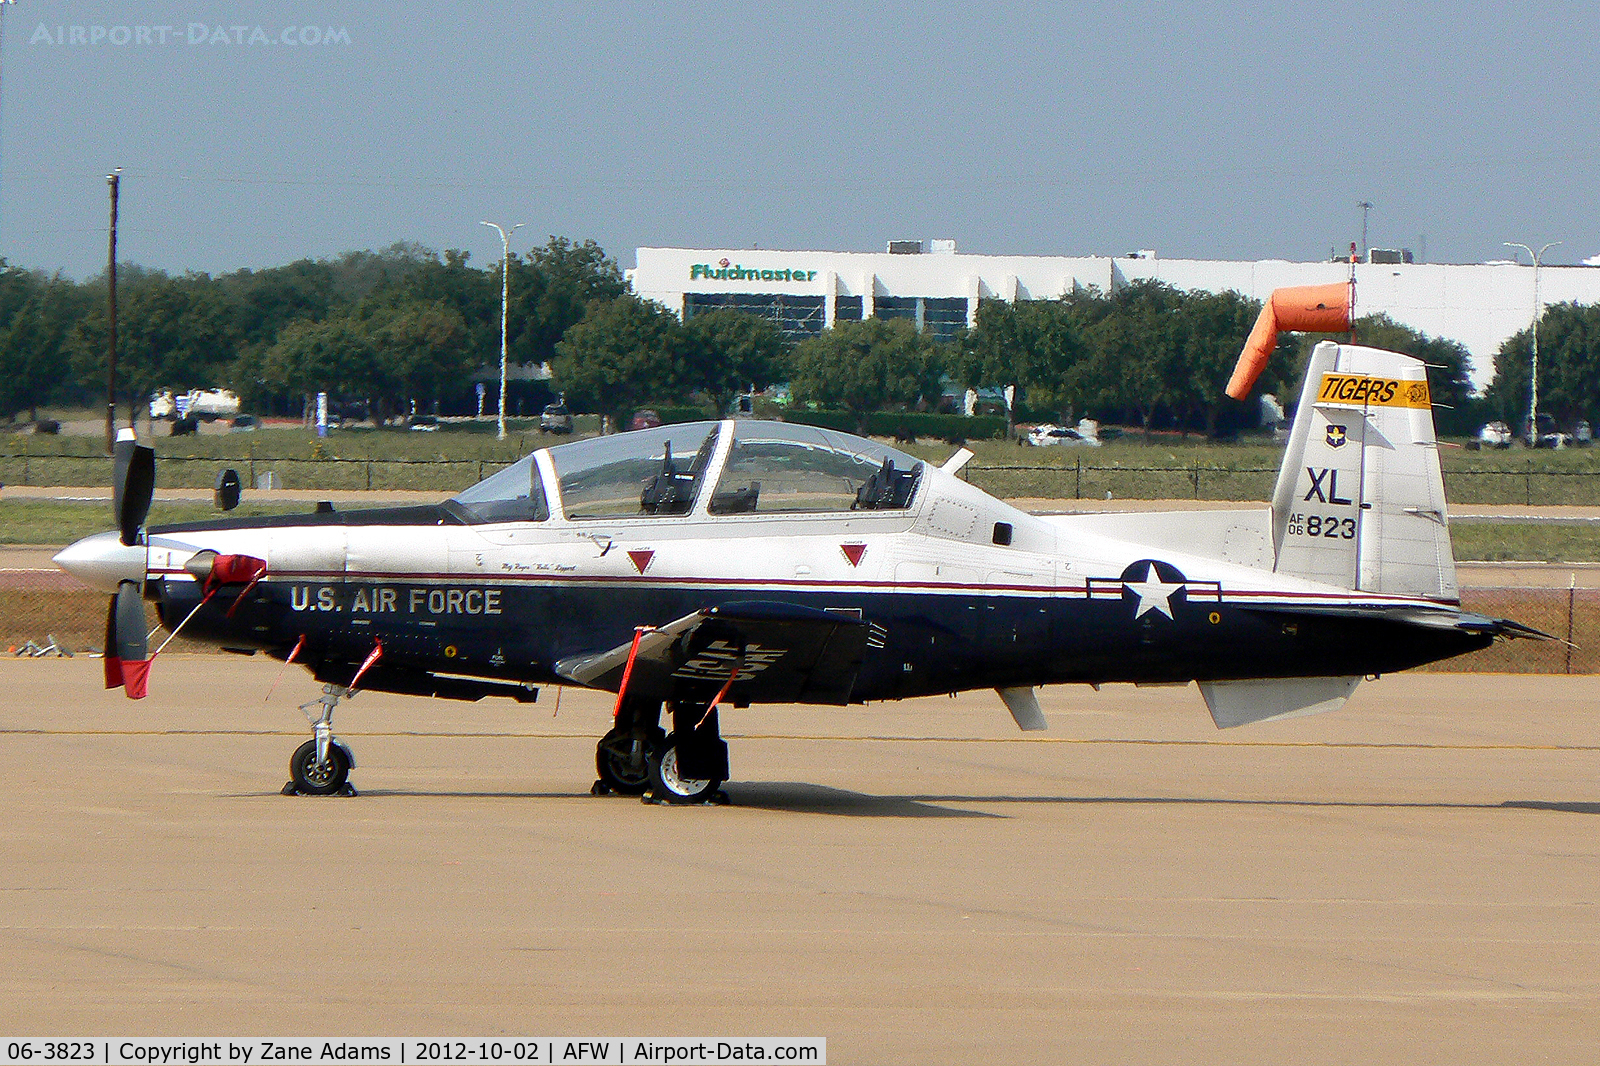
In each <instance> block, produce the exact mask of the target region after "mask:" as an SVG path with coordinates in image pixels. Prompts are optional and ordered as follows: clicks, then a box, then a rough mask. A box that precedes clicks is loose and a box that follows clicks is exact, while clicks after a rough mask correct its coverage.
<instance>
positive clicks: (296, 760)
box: [283, 685, 356, 796]
mask: <svg viewBox="0 0 1600 1066" xmlns="http://www.w3.org/2000/svg"><path fill="white" fill-rule="evenodd" d="M349 694H350V690H349V689H347V688H345V687H344V686H342V685H323V686H322V695H321V696H319V697H317V698H316V699H314V700H312V701H311V702H310V703H302V704H301V705H300V710H301V711H302V712H303V713H304V714H305V716H306V719H307V720H308V721H309V722H310V723H311V739H310V740H308V741H306V742H305V743H304V744H302V745H300V746H299V747H298V748H296V749H295V750H294V754H293V755H291V756H290V757H289V783H288V784H286V785H284V786H283V794H284V795H285V796H354V795H355V794H356V790H355V788H354V787H352V786H351V784H350V770H351V768H352V767H354V766H355V764H356V757H355V755H354V754H352V753H351V751H350V746H349V745H348V744H346V743H345V742H344V741H342V740H340V739H339V738H338V737H336V736H334V735H333V709H334V708H335V707H337V706H338V705H339V701H340V700H341V699H343V698H344V697H345V696H347V695H349ZM312 708H316V711H315V712H313V710H312Z"/></svg>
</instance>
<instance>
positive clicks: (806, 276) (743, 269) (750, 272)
mask: <svg viewBox="0 0 1600 1066" xmlns="http://www.w3.org/2000/svg"><path fill="white" fill-rule="evenodd" d="M816 276H817V272H816V271H815V270H757V269H756V268H754V267H747V266H744V265H742V264H739V263H733V264H731V265H730V264H729V263H728V261H727V260H726V259H724V260H723V261H722V262H721V263H720V264H718V265H717V266H712V265H711V264H710V263H696V264H694V265H693V266H691V267H690V268H689V280H690V281H699V280H701V279H702V278H704V279H706V280H708V281H810V280H811V279H813V278H815V277H816Z"/></svg>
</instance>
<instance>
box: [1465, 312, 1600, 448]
mask: <svg viewBox="0 0 1600 1066" xmlns="http://www.w3.org/2000/svg"><path fill="white" fill-rule="evenodd" d="M1532 362H1533V334H1532V331H1531V329H1525V330H1522V331H1521V332H1519V333H1517V334H1516V335H1515V336H1513V337H1510V338H1508V339H1507V340H1506V341H1505V343H1503V344H1501V345H1500V350H1499V351H1498V352H1496V353H1495V357H1494V381H1493V382H1491V383H1490V385H1489V388H1488V390H1487V391H1486V395H1485V400H1486V404H1485V406H1486V408H1487V410H1488V412H1489V413H1492V414H1493V415H1494V416H1496V417H1498V418H1500V419H1501V420H1502V421H1504V422H1505V423H1506V424H1507V425H1509V426H1511V427H1512V428H1513V429H1514V430H1515V431H1517V432H1518V433H1519V434H1520V433H1522V432H1524V431H1525V430H1526V428H1527V423H1528V393H1529V386H1528V382H1529V377H1530V373H1531V369H1532ZM1539 411H1540V413H1541V414H1545V413H1548V414H1550V415H1552V416H1553V417H1554V418H1555V421H1556V425H1557V426H1558V427H1560V428H1561V429H1563V430H1570V429H1571V428H1572V427H1573V426H1574V425H1575V424H1576V423H1577V422H1578V420H1579V419H1583V420H1586V421H1587V422H1588V423H1589V424H1590V425H1591V426H1593V425H1600V304H1579V303H1559V304H1552V305H1550V306H1549V307H1546V308H1545V309H1544V314H1542V315H1541V316H1539Z"/></svg>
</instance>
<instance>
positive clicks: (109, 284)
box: [106, 167, 133, 452]
mask: <svg viewBox="0 0 1600 1066" xmlns="http://www.w3.org/2000/svg"><path fill="white" fill-rule="evenodd" d="M121 180H122V168H121V167H118V168H117V169H116V170H115V171H113V172H112V173H110V174H108V175H107V176H106V184H107V185H109V186H110V187H111V248H110V252H109V254H108V255H107V257H106V317H107V320H108V329H107V336H106V451H108V452H109V451H111V450H112V448H113V446H114V445H115V444H116V442H117V186H118V185H119V184H120V182H121ZM128 423H129V425H132V424H133V419H132V418H131V417H130V418H129V419H128Z"/></svg>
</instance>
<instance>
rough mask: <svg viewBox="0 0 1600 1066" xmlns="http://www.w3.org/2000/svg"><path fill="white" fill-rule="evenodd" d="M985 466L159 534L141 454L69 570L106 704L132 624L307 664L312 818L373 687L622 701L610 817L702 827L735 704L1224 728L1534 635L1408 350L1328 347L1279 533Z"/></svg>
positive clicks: (630, 473) (561, 458) (864, 458)
mask: <svg viewBox="0 0 1600 1066" xmlns="http://www.w3.org/2000/svg"><path fill="white" fill-rule="evenodd" d="M1245 376H1246V377H1248V376H1249V375H1248V373H1246V375H1245ZM1235 384H1236V385H1237V384H1238V381H1237V380H1236V382H1235ZM1248 387H1249V385H1248V382H1246V383H1245V385H1244V388H1245V389H1248ZM969 456H970V453H968V452H965V451H961V452H958V453H957V454H956V455H955V456H954V457H952V458H951V459H950V460H949V461H948V462H946V463H945V464H944V465H943V466H933V465H931V464H928V463H924V462H922V461H919V460H917V459H915V458H913V457H911V456H909V455H906V454H904V453H901V452H899V451H896V450H894V449H892V448H888V447H885V446H883V445H881V444H878V443H876V442H873V441H869V440H864V439H861V438H858V437H853V436H849V435H846V434H842V433H835V432H830V431H828V430H824V429H816V428H812V427H808V426H802V425H794V424H786V423H774V422H761V421H743V420H741V421H724V422H700V423H694V424H688V425H673V426H663V427H659V428H655V429H649V430H642V431H637V432H632V433H624V434H620V435H616V436H609V437H599V438H595V439H591V440H582V441H577V442H574V443H570V444H562V445H558V446H556V447H552V448H547V449H541V450H539V451H536V452H534V453H533V454H531V455H528V456H526V457H525V458H523V459H522V460H521V461H520V462H517V463H515V464H513V465H512V466H510V467H508V468H506V469H504V470H502V471H500V472H499V473H497V474H495V475H493V476H492V477H490V478H488V479H487V480H485V481H483V482H481V483H479V484H477V485H475V486H473V487H472V488H470V489H467V490H466V491H465V492H462V493H461V494H460V495H458V496H455V497H454V498H452V499H449V500H446V501H444V502H443V503H441V504H438V505H434V506H424V507H404V508H394V509H384V510H358V511H338V510H333V509H330V508H327V507H323V508H321V509H319V510H318V511H317V512H315V513H312V514H304V515H293V516H278V517H273V518H258V519H248V520H246V519H229V518H224V519H219V520H213V521H205V522H190V523H184V524H181V525H167V526H158V527H154V528H150V529H148V530H146V529H144V528H142V527H143V524H144V516H145V514H146V513H147V510H148V506H149V502H150V495H151V485H152V484H153V477H154V456H153V452H151V450H150V449H148V448H144V447H142V446H141V445H139V444H138V443H137V442H136V441H134V440H132V439H131V437H130V439H128V440H125V441H123V442H121V443H120V444H119V445H118V462H117V464H116V471H117V473H116V482H115V488H116V507H117V513H118V521H119V524H120V526H121V529H120V532H118V533H105V534H100V535H97V536H93V537H89V538H87V539H85V540H82V541H79V542H78V543H76V544H74V545H72V546H71V547H69V548H67V549H66V550H64V551H63V552H61V554H60V555H58V556H57V562H58V563H59V564H60V565H61V566H62V567H64V568H66V569H67V570H69V571H71V572H72V573H74V574H76V575H78V576H79V577H80V578H82V579H83V580H85V581H87V582H89V583H90V584H92V585H95V586H98V587H100V588H103V589H105V590H106V591H108V592H110V593H112V594H113V600H112V604H111V610H110V618H109V620H108V637H107V648H106V660H105V667H106V680H107V686H108V687H111V686H114V685H119V684H120V685H123V686H125V687H126V689H127V691H128V694H129V695H131V696H135V697H138V696H141V695H143V693H144V685H145V677H146V672H147V670H148V667H149V661H150V659H151V658H152V656H151V655H150V654H149V652H148V649H147V643H146V631H145V620H144V613H143V604H142V602H141V601H142V600H150V601H153V602H154V603H155V604H156V606H157V608H158V610H159V612H160V616H161V620H162V624H163V626H165V627H166V628H167V629H169V630H174V631H176V630H179V629H180V628H181V630H182V631H183V632H184V633H186V634H187V635H189V636H190V637H194V638H197V639H201V640H205V641H209V642H211V643H214V644H217V645H219V646H221V647H223V648H227V649H231V650H244V651H260V652H265V653H266V654H268V655H271V656H273V657H275V658H277V659H281V660H292V661H295V662H298V663H301V664H303V665H304V666H305V667H306V668H308V669H309V670H310V671H311V673H312V674H313V675H314V677H315V678H316V680H317V681H319V682H321V683H322V685H323V694H322V696H321V697H320V699H317V700H313V701H312V702H310V703H308V704H306V709H307V715H308V717H311V718H313V719H314V720H313V725H312V733H313V736H312V738H311V739H310V740H308V741H307V742H306V743H305V744H303V745H301V747H300V748H299V750H297V751H296V752H295V753H294V757H293V759H292V761H291V772H292V777H293V780H292V781H291V785H292V786H293V789H294V790H295V791H298V792H301V793H307V794H329V793H334V792H339V791H346V790H347V785H346V779H347V775H348V773H349V770H350V767H351V766H353V765H354V759H353V757H352V755H351V753H350V750H349V748H348V747H347V746H346V745H345V744H344V743H343V742H341V741H340V740H339V739H338V738H337V737H335V736H334V735H333V733H332V717H333V711H334V707H335V705H336V704H337V703H338V702H339V701H340V700H341V699H344V698H348V697H349V696H351V695H353V694H354V693H355V692H356V691H357V690H358V689H372V690H379V691H387V692H399V693H408V694H414V695H420V696H436V697H443V698H454V699H466V700H476V699H480V698H482V697H485V696H509V697H510V698H513V699H518V700H529V699H532V698H533V696H534V694H535V692H536V688H535V686H538V685H548V684H556V685H583V686H588V687H592V688H597V689H604V690H606V691H609V692H615V693H616V694H617V696H616V713H615V723H614V727H613V728H612V729H611V731H610V732H608V733H607V734H606V735H605V736H604V737H602V738H600V741H599V745H598V749H597V752H596V763H597V767H598V771H599V781H598V782H596V785H595V789H596V791H612V792H617V793H626V794H634V795H640V794H647V798H655V799H660V800H665V801H669V802H696V801H704V800H707V799H710V798H712V797H714V796H716V795H717V791H718V788H719V786H720V785H721V784H722V782H723V781H725V780H726V779H727V778H728V774H729V770H728V754H727V745H726V744H725V743H724V742H723V741H722V739H721V736H720V733H719V724H718V714H719V710H718V709H719V707H724V708H725V707H728V706H731V707H732V708H735V709H737V708H743V707H747V706H750V705H752V704H759V703H802V704H836V705H847V704H861V703H868V702H872V701H879V700H895V699H905V698H909V697H914V696H928V695H935V694H944V693H950V692H957V691H961V690H965V689H980V688H992V689H995V690H996V691H997V693H998V696H999V701H998V702H1001V703H1003V704H1004V705H1005V707H1006V708H1007V709H1008V710H1009V711H1010V712H1011V715H1012V716H1013V717H1014V718H1015V719H1016V722H1017V724H1018V725H1019V726H1020V727H1021V728H1023V729H1043V728H1045V718H1044V715H1043V714H1042V713H1041V712H1040V709H1039V704H1038V701H1037V699H1036V698H1035V695H1034V690H1035V689H1036V688H1037V687H1038V686H1041V685H1059V684H1067V683H1085V684H1096V685H1098V684H1102V683H1106V682H1119V681H1120V682H1136V683H1139V682H1144V683H1182V682H1189V681H1196V682H1198V683H1199V687H1200V692H1201V694H1202V695H1203V696H1204V698H1205V702H1206V704H1207V706H1208V707H1209V708H1210V711H1211V715H1212V717H1213V718H1214V719H1215V721H1216V723H1217V725H1218V726H1223V727H1226V726H1236V725H1241V724H1244V723H1248V722H1256V721H1262V720H1265V719H1270V718H1278V717H1282V716H1285V715H1292V714H1302V713H1309V712H1312V711H1321V710H1327V709H1331V708H1334V707H1338V706H1339V705H1340V704H1342V703H1343V702H1344V700H1345V699H1346V698H1347V697H1349V696H1350V694H1351V693H1352V692H1353V691H1354V689H1355V687H1356V685H1357V683H1358V682H1359V681H1360V679H1361V678H1362V677H1364V676H1375V675H1380V674H1384V673H1388V672H1390V671H1393V670H1404V669H1406V668H1408V667H1413V666H1417V665H1419V664H1422V663H1427V662H1432V661H1434V660H1438V659H1445V658H1448V657H1450V656H1453V655H1459V654H1461V653H1463V652H1467V651H1472V650H1474V649H1477V648H1482V647H1485V646H1486V645H1488V644H1489V643H1491V642H1492V641H1493V640H1494V639H1495V637H1497V636H1542V634H1537V633H1536V632H1535V631H1533V630H1529V629H1527V628H1525V627H1523V626H1520V625H1518V624H1517V623H1515V622H1509V621H1504V620H1498V619H1493V618H1487V617H1483V616H1480V615H1476V614H1470V613H1467V612H1464V611H1462V610H1461V609H1460V605H1459V601H1458V597H1457V590H1456V577H1455V567H1454V563H1453V561H1452V557H1451V551H1450V533H1449V517H1448V514H1447V512H1446V509H1445V500H1444V493H1443V482H1442V479H1441V477H1440V472H1439V460H1438V455H1437V451H1436V446H1435V441H1434V433H1433V419H1432V413H1431V407H1430V401H1429V393H1428V384H1427V377H1426V373H1425V370H1424V367H1423V365H1422V364H1421V363H1420V362H1418V361H1417V360H1415V359H1411V358H1409V357H1406V356H1403V355H1397V354H1395V353H1392V352H1385V351H1378V350H1376V349H1371V348H1362V347H1355V346H1351V345H1338V344H1333V343H1324V344H1321V345H1318V346H1317V348H1316V350H1315V353H1314V354H1313V355H1312V357H1311V361H1310V366H1309V368H1308V370H1307V374H1306V381H1305V385H1304V388H1303V390H1302V393H1301V400H1300V406H1299V410H1298V413H1297V415H1296V417H1295V421H1294V427H1293V430H1292V433H1291V435H1290V438H1289V443H1288V449H1287V454H1286V455H1285V457H1284V462H1283V468H1282V471H1281V472H1280V474H1279V477H1278V483H1277V488H1276V490H1275V492H1274V493H1273V498H1272V502H1271V505H1270V506H1269V507H1265V508H1257V509H1253V510H1238V511H1226V512H1219V511H1206V512H1182V513H1173V514H1127V515H1109V514H1108V515H1074V516H1057V517H1038V516H1034V515H1030V514H1027V513H1025V512H1023V511H1020V510H1018V509H1016V508H1015V507H1012V506H1010V505H1008V504H1006V503H1003V502H1001V501H1000V500H997V499H995V498H993V497H991V496H989V495H987V494H986V493H984V492H982V491H980V490H978V489H976V488H974V487H973V486H971V485H969V484H967V483H966V482H964V481H962V480H961V479H960V478H959V477H958V476H957V472H958V470H959V469H960V467H961V465H962V463H963V462H964V461H965V459H966V458H968V457H969ZM158 650H159V649H158ZM663 708H665V710H666V726H667V727H668V728H663V715H662V710H663ZM862 713H870V711H863V712H862ZM669 729H670V731H669Z"/></svg>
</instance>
